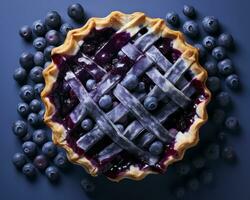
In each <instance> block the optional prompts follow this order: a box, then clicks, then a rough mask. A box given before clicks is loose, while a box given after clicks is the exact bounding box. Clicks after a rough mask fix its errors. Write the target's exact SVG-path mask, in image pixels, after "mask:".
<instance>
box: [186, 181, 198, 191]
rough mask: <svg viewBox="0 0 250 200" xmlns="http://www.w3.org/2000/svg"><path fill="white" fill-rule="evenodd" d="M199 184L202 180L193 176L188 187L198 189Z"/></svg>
mask: <svg viewBox="0 0 250 200" xmlns="http://www.w3.org/2000/svg"><path fill="white" fill-rule="evenodd" d="M199 186H200V182H199V180H198V179H197V178H191V179H189V180H188V181H187V188H188V189H189V190H191V191H197V190H198V189H199Z"/></svg>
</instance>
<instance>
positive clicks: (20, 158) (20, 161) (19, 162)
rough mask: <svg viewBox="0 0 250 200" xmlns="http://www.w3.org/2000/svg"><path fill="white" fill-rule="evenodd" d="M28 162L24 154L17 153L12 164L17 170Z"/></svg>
mask: <svg viewBox="0 0 250 200" xmlns="http://www.w3.org/2000/svg"><path fill="white" fill-rule="evenodd" d="M26 162H27V158H26V156H25V155H24V154H23V153H15V154H14V155H13V157H12V163H13V164H14V165H15V166H16V167H17V168H22V167H23V166H24V165H25V163H26Z"/></svg>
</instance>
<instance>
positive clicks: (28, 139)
mask: <svg viewBox="0 0 250 200" xmlns="http://www.w3.org/2000/svg"><path fill="white" fill-rule="evenodd" d="M31 139H32V134H31V133H30V132H27V133H26V135H25V136H23V137H22V138H21V140H22V142H27V141H30V140H31Z"/></svg>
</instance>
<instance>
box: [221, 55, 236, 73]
mask: <svg viewBox="0 0 250 200" xmlns="http://www.w3.org/2000/svg"><path fill="white" fill-rule="evenodd" d="M218 69H219V72H220V74H221V75H224V76H228V75H229V74H232V73H233V71H234V67H233V62H232V61H231V60H230V59H229V58H226V59H224V60H222V61H220V62H219V63H218Z"/></svg>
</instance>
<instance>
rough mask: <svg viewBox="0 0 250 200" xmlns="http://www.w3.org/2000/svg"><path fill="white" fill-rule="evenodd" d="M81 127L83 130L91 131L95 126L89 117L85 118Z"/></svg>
mask: <svg viewBox="0 0 250 200" xmlns="http://www.w3.org/2000/svg"><path fill="white" fill-rule="evenodd" d="M81 127H82V129H83V130H85V131H89V130H91V129H92V128H93V122H92V120H91V119H89V118H87V119H84V120H83V121H82V123H81Z"/></svg>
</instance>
